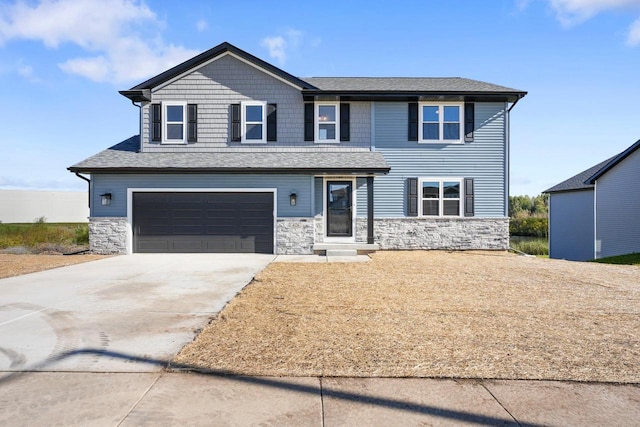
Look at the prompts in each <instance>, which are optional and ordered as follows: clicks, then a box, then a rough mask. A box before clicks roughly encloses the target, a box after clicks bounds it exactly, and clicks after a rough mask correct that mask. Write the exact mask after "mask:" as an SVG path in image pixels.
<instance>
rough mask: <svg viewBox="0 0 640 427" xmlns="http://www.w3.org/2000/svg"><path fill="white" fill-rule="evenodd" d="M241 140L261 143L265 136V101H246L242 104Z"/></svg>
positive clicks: (265, 140) (264, 140) (265, 139)
mask: <svg viewBox="0 0 640 427" xmlns="http://www.w3.org/2000/svg"><path fill="white" fill-rule="evenodd" d="M241 105H242V142H254V143H262V142H267V138H266V125H265V122H266V115H267V114H266V110H267V108H266V107H267V103H266V102H258V101H247V102H243V103H242V104H241Z"/></svg>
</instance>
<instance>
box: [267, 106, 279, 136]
mask: <svg viewBox="0 0 640 427" xmlns="http://www.w3.org/2000/svg"><path fill="white" fill-rule="evenodd" d="M277 110H278V104H267V141H277V140H278V115H277Z"/></svg>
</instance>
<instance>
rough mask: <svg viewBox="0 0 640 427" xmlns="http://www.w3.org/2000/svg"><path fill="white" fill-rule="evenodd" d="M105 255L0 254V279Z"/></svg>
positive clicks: (91, 259) (95, 258)
mask: <svg viewBox="0 0 640 427" xmlns="http://www.w3.org/2000/svg"><path fill="white" fill-rule="evenodd" d="M105 257H106V255H11V254H0V279H4V278H5V277H12V276H19V275H21V274H27V273H35V272H36V271H42V270H49V269H52V268H57V267H64V266H67V265H73V264H80V263H81V262H87V261H94V260H97V259H102V258H105Z"/></svg>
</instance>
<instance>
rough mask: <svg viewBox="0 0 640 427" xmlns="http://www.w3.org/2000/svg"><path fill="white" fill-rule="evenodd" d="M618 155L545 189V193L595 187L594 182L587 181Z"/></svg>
mask: <svg viewBox="0 0 640 427" xmlns="http://www.w3.org/2000/svg"><path fill="white" fill-rule="evenodd" d="M615 157H616V156H613V157H611V158H609V159H607V160H605V161H604V162H600V163H598V164H597V165H595V166H592V167H590V168H589V169H587V170H585V171H582V172H580V173H579V174H577V175H574V176H572V177H571V178H569V179H567V180H564V181H562V182H561V183H560V184H556V185H554V186H553V187H551V188H549V189H547V190H544V191H543V193H560V192H563V191H578V190H589V189H591V188H593V185H592V184H585V181H586V180H587V179H588V178H589V177H590V176H591V175H593V174H594V173H596V172H597V171H599V170H600V169H602V168H603V167H604V166H605V165H606V164H607V163H609V162H610V161H611V160H612V159H614V158H615Z"/></svg>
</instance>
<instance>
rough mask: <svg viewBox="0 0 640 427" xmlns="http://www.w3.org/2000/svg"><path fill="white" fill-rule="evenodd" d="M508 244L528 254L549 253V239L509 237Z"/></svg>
mask: <svg viewBox="0 0 640 427" xmlns="http://www.w3.org/2000/svg"><path fill="white" fill-rule="evenodd" d="M509 244H510V246H511V247H512V248H513V249H515V250H517V251H520V252H524V253H525V254H529V255H547V256H548V255H549V241H548V240H547V239H546V238H526V239H525V238H515V239H514V238H511V239H510V242H509Z"/></svg>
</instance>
